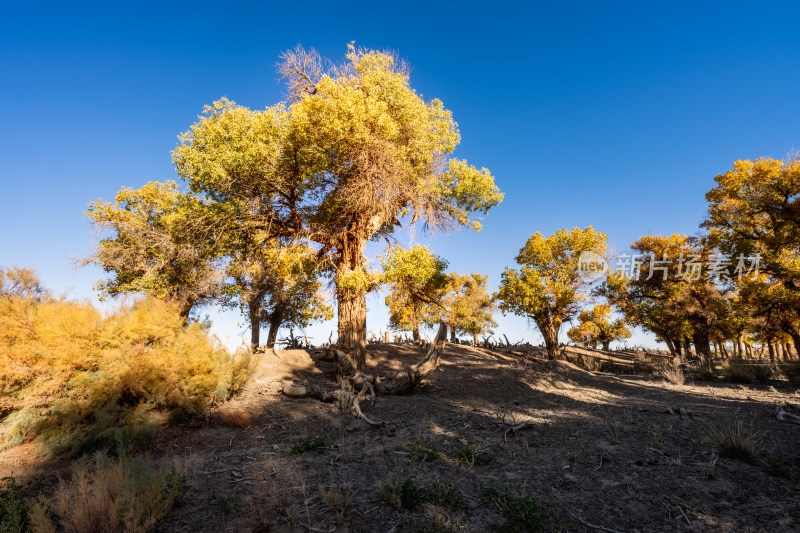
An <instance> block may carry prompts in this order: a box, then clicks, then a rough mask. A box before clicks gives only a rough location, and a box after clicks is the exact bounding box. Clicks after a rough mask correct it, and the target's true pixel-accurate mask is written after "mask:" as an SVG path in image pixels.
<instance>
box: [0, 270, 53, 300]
mask: <svg viewBox="0 0 800 533" xmlns="http://www.w3.org/2000/svg"><path fill="white" fill-rule="evenodd" d="M49 293H50V291H48V290H47V289H46V288H45V286H44V285H43V284H42V282H41V281H40V280H39V276H38V275H37V274H36V271H35V270H33V269H32V268H25V267H18V266H11V267H1V266H0V298H11V297H20V298H30V299H32V300H41V299H42V298H44V297H46V296H47V295H48V294H49Z"/></svg>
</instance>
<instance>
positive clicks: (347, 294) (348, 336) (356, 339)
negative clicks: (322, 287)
mask: <svg viewBox="0 0 800 533" xmlns="http://www.w3.org/2000/svg"><path fill="white" fill-rule="evenodd" d="M336 299H337V301H338V304H339V340H338V342H337V344H338V345H339V348H340V349H341V350H342V351H343V352H345V353H346V354H348V355H349V356H350V357H352V358H353V361H354V362H355V365H356V369H357V370H359V371H361V372H366V370H367V295H366V293H365V292H364V291H363V290H362V291H359V290H353V289H349V288H341V287H339V288H337V291H336Z"/></svg>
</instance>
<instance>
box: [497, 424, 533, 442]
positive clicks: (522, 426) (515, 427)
mask: <svg viewBox="0 0 800 533" xmlns="http://www.w3.org/2000/svg"><path fill="white" fill-rule="evenodd" d="M535 425H536V424H535V423H534V422H522V423H520V424H516V425H513V426H509V427H508V429H506V432H505V435H503V439H504V440H505V441H506V442H508V434H509V432H511V433H516V432H517V431H519V430H521V429H525V428H530V427H534V426H535Z"/></svg>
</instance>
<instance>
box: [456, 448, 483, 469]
mask: <svg viewBox="0 0 800 533" xmlns="http://www.w3.org/2000/svg"><path fill="white" fill-rule="evenodd" d="M455 458H456V459H457V460H458V462H459V463H461V464H462V465H464V466H468V467H473V466H484V465H488V464H489V463H491V462H492V456H491V455H489V452H487V451H486V450H484V449H481V448H478V447H475V446H462V447H460V448H459V449H458V450H457V451H456V454H455Z"/></svg>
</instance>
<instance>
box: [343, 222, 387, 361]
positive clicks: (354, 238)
mask: <svg viewBox="0 0 800 533" xmlns="http://www.w3.org/2000/svg"><path fill="white" fill-rule="evenodd" d="M376 229H377V228H376ZM366 244H367V240H366V239H362V238H360V237H359V236H358V235H357V232H355V233H347V234H346V235H345V236H344V237H343V238H342V240H341V242H340V243H339V250H338V254H337V258H338V261H337V263H338V264H337V265H336V267H337V270H336V303H337V305H338V313H337V314H338V319H339V324H338V333H339V340H338V341H337V344H338V346H339V348H340V349H341V350H342V351H344V352H345V353H346V354H348V355H349V356H350V357H352V358H353V360H354V361H355V364H356V369H357V370H358V371H360V372H366V371H367V292H368V291H369V290H370V289H371V287H365V286H363V281H362V280H361V279H360V277H359V276H358V274H360V273H363V271H364V264H365V260H364V254H363V252H364V247H365V246H366Z"/></svg>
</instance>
